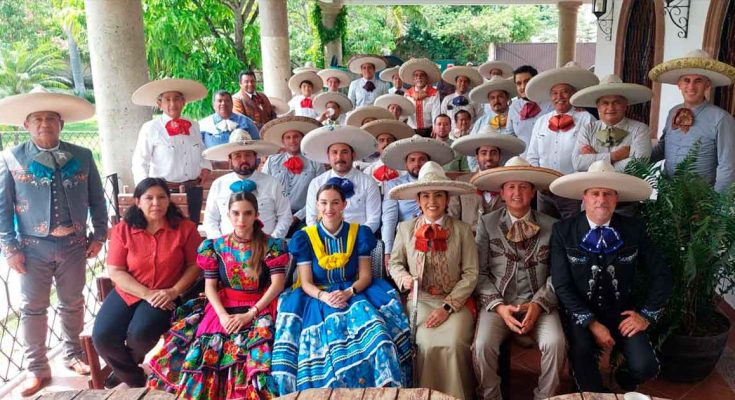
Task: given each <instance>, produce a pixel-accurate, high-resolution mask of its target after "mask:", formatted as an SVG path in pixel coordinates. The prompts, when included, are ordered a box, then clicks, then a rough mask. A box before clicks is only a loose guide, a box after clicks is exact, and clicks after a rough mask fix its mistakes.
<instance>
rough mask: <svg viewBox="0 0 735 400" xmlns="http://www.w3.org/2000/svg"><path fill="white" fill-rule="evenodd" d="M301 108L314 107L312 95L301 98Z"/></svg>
mask: <svg viewBox="0 0 735 400" xmlns="http://www.w3.org/2000/svg"><path fill="white" fill-rule="evenodd" d="M301 108H314V103H313V102H312V101H311V97H304V99H303V100H301Z"/></svg>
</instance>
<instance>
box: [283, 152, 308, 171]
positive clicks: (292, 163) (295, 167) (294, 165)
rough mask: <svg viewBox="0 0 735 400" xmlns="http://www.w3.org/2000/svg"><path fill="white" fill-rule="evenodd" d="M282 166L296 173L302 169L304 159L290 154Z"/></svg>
mask: <svg viewBox="0 0 735 400" xmlns="http://www.w3.org/2000/svg"><path fill="white" fill-rule="evenodd" d="M283 166H284V167H286V169H287V170H288V172H290V173H292V174H294V175H298V174H300V173H301V171H303V170H304V161H303V160H301V157H299V156H292V157H289V158H288V160H286V162H284V163H283Z"/></svg>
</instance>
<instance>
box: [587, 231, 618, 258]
mask: <svg viewBox="0 0 735 400" xmlns="http://www.w3.org/2000/svg"><path fill="white" fill-rule="evenodd" d="M579 247H580V248H581V249H582V250H584V251H588V252H590V253H594V254H610V253H614V252H616V251H618V249H620V248H621V247H623V239H621V238H620V234H618V231H616V230H615V229H614V228H611V227H609V226H598V227H597V228H594V229H590V230H589V231H588V232H587V234H585V235H584V237H583V238H582V242H580V243H579Z"/></svg>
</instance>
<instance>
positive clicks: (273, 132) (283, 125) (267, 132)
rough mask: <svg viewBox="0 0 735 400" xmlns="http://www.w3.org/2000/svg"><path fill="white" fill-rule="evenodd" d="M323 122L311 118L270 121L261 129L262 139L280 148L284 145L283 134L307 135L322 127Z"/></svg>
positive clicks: (292, 117) (286, 118)
mask: <svg viewBox="0 0 735 400" xmlns="http://www.w3.org/2000/svg"><path fill="white" fill-rule="evenodd" d="M321 126H322V124H321V122H319V121H317V120H315V119H314V118H309V117H300V116H291V117H281V118H276V119H273V120H270V121H268V122H267V123H266V124H265V125H263V126H262V127H261V128H260V137H261V138H263V140H265V141H267V142H270V143H273V144H275V145H277V146H278V147H281V146H282V145H283V134H284V133H286V132H288V131H299V132H301V133H303V134H304V136H306V134H307V133H309V132H311V131H313V130H314V129H317V128H319V127H321Z"/></svg>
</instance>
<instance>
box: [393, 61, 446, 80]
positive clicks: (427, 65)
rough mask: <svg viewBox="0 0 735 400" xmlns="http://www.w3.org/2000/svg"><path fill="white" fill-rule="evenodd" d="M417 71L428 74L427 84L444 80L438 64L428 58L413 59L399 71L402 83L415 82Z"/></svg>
mask: <svg viewBox="0 0 735 400" xmlns="http://www.w3.org/2000/svg"><path fill="white" fill-rule="evenodd" d="M416 71H424V72H426V76H427V77H428V78H429V81H428V82H427V83H428V84H429V85H431V84H432V83H436V82H439V81H440V80H441V78H442V74H441V71H439V67H437V66H436V64H434V62H433V61H431V60H429V59H428V58H412V59H410V60H408V61H406V62H405V63H403V65H401V68H400V69H399V70H398V74H399V75H400V77H401V80H402V81H404V82H413V73H414V72H416Z"/></svg>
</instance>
